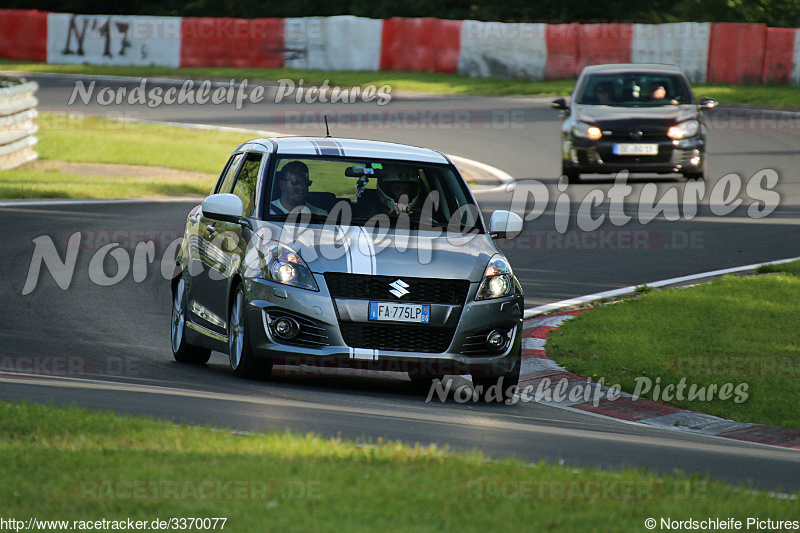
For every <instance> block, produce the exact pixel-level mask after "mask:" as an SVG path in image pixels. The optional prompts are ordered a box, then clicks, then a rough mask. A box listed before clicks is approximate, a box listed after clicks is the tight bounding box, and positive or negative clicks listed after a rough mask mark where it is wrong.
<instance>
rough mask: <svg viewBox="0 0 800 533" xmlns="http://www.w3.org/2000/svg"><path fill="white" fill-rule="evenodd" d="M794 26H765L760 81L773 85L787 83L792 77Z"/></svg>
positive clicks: (795, 35)
mask: <svg viewBox="0 0 800 533" xmlns="http://www.w3.org/2000/svg"><path fill="white" fill-rule="evenodd" d="M796 37H797V30H795V29H794V28H767V42H766V46H765V53H764V69H763V70H762V73H761V82H762V83H768V84H774V85H788V84H789V82H790V81H791V79H792V67H793V63H794V58H795V54H796V52H795V48H796V47H795V39H796Z"/></svg>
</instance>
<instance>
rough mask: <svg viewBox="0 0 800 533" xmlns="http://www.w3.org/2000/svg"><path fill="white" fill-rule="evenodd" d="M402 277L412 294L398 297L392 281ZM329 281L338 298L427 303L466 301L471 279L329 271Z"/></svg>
mask: <svg viewBox="0 0 800 533" xmlns="http://www.w3.org/2000/svg"><path fill="white" fill-rule="evenodd" d="M398 279H402V280H403V281H404V282H405V283H407V284H408V288H407V289H406V290H408V294H406V295H404V296H403V297H401V298H398V297H397V296H395V295H394V294H392V293H391V292H389V291H390V290H391V289H392V287H390V286H389V284H390V283H394V282H395V281H396V280H398ZM325 283H326V284H327V285H328V290H329V291H330V293H331V296H333V297H334V298H351V299H356V300H390V301H403V302H421V303H427V304H448V305H464V301H465V300H466V299H467V293H468V292H469V281H467V280H461V279H429V278H411V277H406V276H402V277H401V276H370V275H367V274H342V273H338V272H328V273H326V274H325Z"/></svg>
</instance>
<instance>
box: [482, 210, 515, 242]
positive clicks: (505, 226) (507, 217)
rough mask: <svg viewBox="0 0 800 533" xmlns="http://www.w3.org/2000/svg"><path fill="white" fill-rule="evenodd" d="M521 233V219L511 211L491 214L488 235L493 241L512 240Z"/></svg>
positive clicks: (499, 211) (498, 211)
mask: <svg viewBox="0 0 800 533" xmlns="http://www.w3.org/2000/svg"><path fill="white" fill-rule="evenodd" d="M521 231H522V218H521V217H520V216H519V215H518V214H516V213H512V212H511V211H506V210H504V209H499V210H497V211H495V212H494V213H492V218H491V220H490V222H489V233H491V234H492V238H493V239H513V238H514V237H516V236H517V235H519V233H520V232H521Z"/></svg>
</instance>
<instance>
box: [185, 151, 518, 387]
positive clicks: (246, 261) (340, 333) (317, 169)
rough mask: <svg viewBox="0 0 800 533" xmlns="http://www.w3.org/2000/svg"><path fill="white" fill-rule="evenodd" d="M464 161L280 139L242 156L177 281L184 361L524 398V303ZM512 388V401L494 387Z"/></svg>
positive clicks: (223, 179)
mask: <svg viewBox="0 0 800 533" xmlns="http://www.w3.org/2000/svg"><path fill="white" fill-rule="evenodd" d="M521 229H522V219H521V218H520V217H519V216H518V215H516V214H514V213H511V212H509V211H502V210H501V211H495V212H494V213H493V214H492V216H491V220H490V223H489V225H488V227H487V226H486V224H485V222H484V220H483V217H482V215H481V213H480V211H479V210H478V207H477V204H476V202H475V199H474V198H473V196H472V194H471V193H470V190H469V188H468V187H467V185H466V183H465V182H464V180H463V179H462V177H461V175H460V174H459V172H458V170H457V169H456V167H455V166H454V165H453V162H452V161H451V160H450V159H449V158H448V157H447V156H446V155H444V154H442V153H440V152H437V151H434V150H428V149H423V148H416V147H411V146H405V145H399V144H392V143H385V142H377V141H364V140H352V139H334V138H330V137H326V138H301V137H286V138H271V139H256V140H252V141H249V142H247V143H245V144H242V145H241V146H239V147H238V148H237V149H236V150H235V151H234V152H233V154H232V155H231V157H230V159H229V161H228V163H227V165H226V166H225V168H224V170H223V171H222V174H221V175H220V177H219V180H218V182H217V184H216V186H215V187H214V190H213V194H212V195H211V196H208V197H207V198H206V199H205V200H204V201H203V203H202V205H198V206H197V207H195V208H194V209H192V211H191V212H190V213H189V216H188V219H187V221H186V229H185V233H184V237H183V241H182V243H181V247H180V250H179V252H178V254H177V260H176V271H175V277H174V280H173V283H172V294H173V306H172V350H173V353H174V356H175V359H176V360H178V361H181V362H187V363H195V364H204V363H206V362H207V361H208V359H209V356H210V352H211V350H216V351H219V352H222V353H225V354H228V356H229V360H230V366H231V369H232V370H233V373H234V374H235V375H236V376H239V377H264V376H268V375H269V373H270V371H271V369H272V365H273V364H283V365H287V364H288V365H316V366H328V367H335V368H341V367H346V368H362V369H370V370H385V371H400V372H407V373H408V374H409V376H410V377H411V379H412V380H413V381H420V382H423V383H424V382H426V381H427V382H430V380H431V379H435V378H441V377H443V376H444V375H449V374H467V373H469V374H471V375H472V378H473V383H474V385H476V390H477V386H482V387H484V389H488V388H489V387H491V386H492V385H494V384H498V383H499V384H500V387H499V390H502V392H503V396H505V397H506V398H508V397H509V395H513V393H514V390H515V387H516V385H517V382H518V380H519V371H520V346H521V333H522V330H521V328H522V313H523V295H522V290H521V288H520V284H519V282H518V281H517V278H516V277H515V276H514V273H513V271H512V269H511V266H510V265H509V263H508V261H507V260H506V258H505V257H504V256H503V254H502V253H500V251H499V250H498V248H497V247H496V246H495V244H494V242H493V239H496V238H507V237H510V236H513V235H514V234H515V233H517V232H519V231H520V230H521ZM494 390H495V391H498V388H497V387H495V388H494Z"/></svg>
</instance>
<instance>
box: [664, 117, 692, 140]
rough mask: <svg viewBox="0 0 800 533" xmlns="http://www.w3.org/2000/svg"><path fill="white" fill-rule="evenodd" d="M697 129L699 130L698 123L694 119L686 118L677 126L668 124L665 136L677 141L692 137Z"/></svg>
mask: <svg viewBox="0 0 800 533" xmlns="http://www.w3.org/2000/svg"><path fill="white" fill-rule="evenodd" d="M698 131H700V124H699V123H698V122H697V121H696V120H687V121H685V122H681V123H680V124H678V125H677V126H670V128H669V131H667V136H668V137H669V138H670V139H674V140H676V141H678V140H680V139H686V138H687V137H694V136H695V135H697V132H698Z"/></svg>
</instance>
